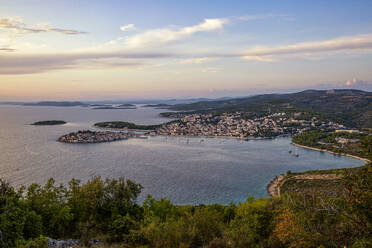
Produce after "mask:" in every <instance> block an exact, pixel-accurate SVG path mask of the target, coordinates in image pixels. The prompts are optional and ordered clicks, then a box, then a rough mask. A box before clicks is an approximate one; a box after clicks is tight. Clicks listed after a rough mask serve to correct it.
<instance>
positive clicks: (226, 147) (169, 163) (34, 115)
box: [0, 105, 364, 205]
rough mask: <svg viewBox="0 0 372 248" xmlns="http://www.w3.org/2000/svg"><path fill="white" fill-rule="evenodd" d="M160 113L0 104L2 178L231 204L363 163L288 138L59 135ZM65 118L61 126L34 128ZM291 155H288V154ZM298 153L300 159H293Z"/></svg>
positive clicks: (153, 119)
mask: <svg viewBox="0 0 372 248" xmlns="http://www.w3.org/2000/svg"><path fill="white" fill-rule="evenodd" d="M165 111H166V110H162V109H155V108H148V107H144V106H142V105H137V109H105V110H94V109H91V108H88V107H40V106H12V105H0V178H2V179H4V180H6V181H8V182H10V183H11V184H12V185H13V186H15V187H19V186H21V185H26V186H27V185H30V184H31V183H39V184H43V183H45V182H46V181H47V180H48V179H49V178H51V177H52V178H54V179H55V181H56V183H58V184H59V183H62V184H66V185H67V183H68V182H69V181H70V180H71V179H73V178H76V179H80V180H81V181H82V182H86V181H87V180H89V179H91V178H93V177H95V176H101V177H102V178H106V177H108V178H118V177H124V178H126V179H131V180H133V181H135V182H137V183H140V184H141V185H142V186H143V190H142V193H141V195H140V197H139V199H138V200H139V202H141V201H143V200H144V199H145V198H146V195H148V194H150V195H151V196H152V197H154V198H156V199H160V198H166V199H169V200H170V201H172V203H174V204H180V205H182V204H212V203H219V204H229V203H230V202H234V203H238V202H242V201H245V200H246V198H247V197H249V196H253V197H256V198H258V197H268V193H267V190H266V187H267V185H268V183H269V182H270V181H271V180H272V179H273V178H274V177H275V176H277V175H279V174H282V173H286V172H287V171H288V170H290V171H292V172H300V171H306V170H313V169H331V168H345V167H356V166H361V165H363V164H364V162H363V161H360V160H357V159H354V158H350V157H345V156H339V155H333V154H329V153H324V152H319V151H313V150H308V149H304V148H299V147H296V146H293V145H292V144H291V139H290V138H289V137H283V138H276V139H269V140H249V141H241V140H238V139H229V138H202V137H191V138H187V137H166V136H154V137H149V138H148V139H129V140H122V141H116V142H111V143H98V144H65V143H59V142H57V139H58V137H60V136H62V135H64V134H67V133H70V132H74V131H78V130H82V129H85V130H86V129H91V130H93V128H92V125H93V124H94V123H96V122H100V121H128V122H134V123H136V124H160V123H164V122H168V121H169V120H170V119H167V118H162V117H160V116H159V113H161V112H165ZM44 120H64V121H66V122H68V123H67V124H66V125H60V126H33V125H30V124H31V123H34V122H36V121H44ZM289 151H292V152H291V153H290V152H289ZM296 154H298V157H297V156H295V155H296Z"/></svg>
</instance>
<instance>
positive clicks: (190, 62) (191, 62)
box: [180, 57, 215, 65]
mask: <svg viewBox="0 0 372 248" xmlns="http://www.w3.org/2000/svg"><path fill="white" fill-rule="evenodd" d="M212 60H215V59H214V58H208V57H204V58H189V59H182V60H180V64H181V65H200V64H204V63H207V62H210V61H212Z"/></svg>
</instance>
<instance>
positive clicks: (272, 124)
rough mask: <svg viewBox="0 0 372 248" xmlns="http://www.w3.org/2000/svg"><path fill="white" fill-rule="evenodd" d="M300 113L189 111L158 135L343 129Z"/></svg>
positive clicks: (240, 135)
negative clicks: (305, 118) (191, 112)
mask: <svg viewBox="0 0 372 248" xmlns="http://www.w3.org/2000/svg"><path fill="white" fill-rule="evenodd" d="M301 114H302V113H294V114H286V113H274V114H270V115H266V116H261V117H250V118H249V117H247V116H249V115H248V114H247V113H242V112H235V113H223V114H221V115H212V114H191V115H187V116H184V117H183V118H181V119H180V120H179V121H175V122H171V123H167V124H165V125H163V126H162V127H161V128H159V129H158V130H157V131H158V134H160V135H172V136H227V137H236V138H246V137H249V136H254V137H272V136H278V135H287V134H288V135H290V134H297V133H301V132H304V131H307V130H311V129H313V128H318V129H332V130H334V129H342V128H344V126H343V125H340V124H337V123H334V122H332V121H327V122H325V121H320V120H318V119H317V118H316V117H313V118H311V119H310V120H304V119H301Z"/></svg>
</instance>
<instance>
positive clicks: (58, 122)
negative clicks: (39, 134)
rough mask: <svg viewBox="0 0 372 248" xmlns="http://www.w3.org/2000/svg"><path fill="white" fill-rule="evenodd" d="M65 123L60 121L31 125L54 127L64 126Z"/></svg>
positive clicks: (40, 122) (39, 122)
mask: <svg viewBox="0 0 372 248" xmlns="http://www.w3.org/2000/svg"><path fill="white" fill-rule="evenodd" d="M66 123H67V122H65V121H60V120H51V121H38V122H35V123H32V124H31V125H34V126H55V125H64V124H66Z"/></svg>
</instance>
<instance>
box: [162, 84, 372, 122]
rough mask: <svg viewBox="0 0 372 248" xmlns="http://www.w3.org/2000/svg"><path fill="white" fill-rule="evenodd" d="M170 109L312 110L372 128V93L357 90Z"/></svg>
mask: <svg viewBox="0 0 372 248" xmlns="http://www.w3.org/2000/svg"><path fill="white" fill-rule="evenodd" d="M169 109H170V110H176V111H196V112H231V111H249V112H275V111H310V112H314V113H318V114H323V115H327V116H329V117H330V118H331V119H334V120H339V121H340V122H342V123H344V124H346V125H347V126H350V127H359V128H372V92H366V91H362V90H353V89H335V90H305V91H301V92H297V93H289V94H264V95H256V96H251V97H246V98H234V99H229V100H223V101H202V102H196V103H191V104H177V105H173V106H171V107H169Z"/></svg>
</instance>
